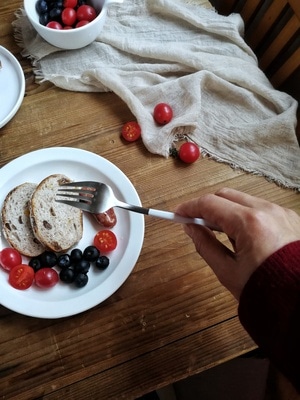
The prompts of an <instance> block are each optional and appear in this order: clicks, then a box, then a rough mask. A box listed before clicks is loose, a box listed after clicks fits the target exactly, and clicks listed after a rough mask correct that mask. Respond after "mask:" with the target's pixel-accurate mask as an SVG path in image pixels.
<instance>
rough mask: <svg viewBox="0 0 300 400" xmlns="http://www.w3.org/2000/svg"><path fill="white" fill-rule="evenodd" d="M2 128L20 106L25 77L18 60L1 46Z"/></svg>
mask: <svg viewBox="0 0 300 400" xmlns="http://www.w3.org/2000/svg"><path fill="white" fill-rule="evenodd" d="M0 61H1V65H2V68H1V69H0V128H2V127H3V126H4V125H5V124H7V123H8V122H9V121H10V120H11V119H12V118H13V117H14V116H15V114H16V112H17V111H18V109H19V108H20V106H21V104H22V101H23V98H24V93H25V78H24V74H23V70H22V68H21V65H20V64H19V62H18V60H17V59H16V58H15V57H14V56H13V55H12V54H11V52H9V51H8V50H6V49H5V48H4V47H2V46H0Z"/></svg>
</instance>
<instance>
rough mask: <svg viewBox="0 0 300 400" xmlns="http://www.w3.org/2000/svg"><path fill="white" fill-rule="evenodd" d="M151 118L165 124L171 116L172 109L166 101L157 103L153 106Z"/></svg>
mask: <svg viewBox="0 0 300 400" xmlns="http://www.w3.org/2000/svg"><path fill="white" fill-rule="evenodd" d="M153 118H154V119H155V121H156V122H157V123H158V124H159V125H166V124H167V123H168V122H170V121H171V119H172V118H173V110H172V108H171V106H169V104H167V103H159V104H157V105H156V106H155V107H154V111H153Z"/></svg>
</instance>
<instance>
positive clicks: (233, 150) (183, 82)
mask: <svg viewBox="0 0 300 400" xmlns="http://www.w3.org/2000/svg"><path fill="white" fill-rule="evenodd" d="M193 3H195V1H194V2H193V1H184V0H124V2H123V4H111V5H110V6H109V11H108V16H107V20H106V22H105V26H104V29H103V31H102V33H101V34H100V35H99V37H98V39H97V40H96V41H95V42H94V43H92V44H91V45H89V46H87V47H85V48H83V49H80V50H73V51H61V50H59V49H57V48H55V47H52V46H50V45H49V44H47V43H46V42H45V41H44V40H42V39H41V38H40V37H39V36H38V35H37V34H36V33H35V31H34V30H33V29H32V28H31V25H30V24H29V22H28V20H27V17H26V16H25V15H24V12H23V11H22V10H20V12H19V13H18V18H17V19H16V21H14V28H15V34H16V38H17V40H18V41H19V42H21V45H22V46H23V48H24V49H23V55H24V56H29V57H31V59H32V60H33V63H34V65H35V67H36V74H37V78H38V79H39V80H41V81H44V80H49V81H51V82H53V83H54V84H55V85H57V86H59V87H61V88H64V89H66V90H73V91H87V92H88V91H93V92H95V91H99V92H102V91H113V92H114V93H116V94H117V95H118V96H120V97H121V98H122V99H123V100H124V101H125V102H126V103H127V105H128V107H129V108H130V110H131V111H132V113H133V114H134V115H135V117H136V119H137V121H138V122H139V124H140V125H141V127H142V139H143V142H144V144H145V146H146V147H147V149H148V150H149V151H150V152H153V153H157V154H161V155H163V156H166V157H167V156H168V154H169V148H170V146H171V145H172V143H173V142H174V140H176V134H178V133H183V132H185V133H187V134H189V136H190V137H191V138H192V139H193V140H194V141H196V143H197V144H199V146H200V147H201V149H202V154H203V155H209V156H210V157H212V158H214V159H215V160H218V161H221V162H225V163H228V164H230V165H231V166H232V167H234V168H240V169H242V170H244V171H248V172H251V173H255V174H258V175H263V176H265V177H266V178H267V179H269V180H271V181H275V182H276V183H277V184H279V185H282V186H285V187H289V188H293V189H297V190H298V191H300V149H299V146H298V143H297V139H296V135H295V126H296V108H297V102H296V101H295V100H294V99H293V98H292V97H290V96H289V95H287V94H285V93H282V92H279V91H276V90H274V88H273V87H272V85H271V84H270V83H269V81H268V80H267V78H266V77H265V75H264V74H263V73H262V72H261V71H260V69H259V68H258V66H257V60H256V57H255V55H254V54H253V52H252V50H251V49H250V48H249V47H248V46H247V45H246V44H245V42H244V40H243V22H242V20H241V17H240V16H239V15H238V14H233V15H230V16H229V17H224V16H221V15H218V14H217V13H216V12H215V11H214V10H213V9H207V8H205V7H202V6H200V5H199V4H198V5H197V4H193ZM198 3H199V1H198ZM159 102H166V103H169V104H170V105H171V106H172V108H173V111H174V118H173V119H172V121H171V122H170V123H169V124H167V125H165V126H157V125H156V124H155V123H154V121H153V116H152V113H153V108H154V106H155V105H156V104H157V103H159Z"/></svg>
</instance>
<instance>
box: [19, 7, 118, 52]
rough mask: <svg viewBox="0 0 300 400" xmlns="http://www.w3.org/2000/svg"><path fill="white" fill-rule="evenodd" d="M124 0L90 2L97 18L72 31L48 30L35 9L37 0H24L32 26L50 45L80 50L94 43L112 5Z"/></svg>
mask: <svg viewBox="0 0 300 400" xmlns="http://www.w3.org/2000/svg"><path fill="white" fill-rule="evenodd" d="M122 2H123V0H90V1H89V5H91V6H93V7H94V8H95V10H96V12H97V14H98V15H97V17H96V18H95V19H94V20H93V21H92V22H90V23H89V24H87V25H84V26H82V27H80V28H74V29H70V30H58V29H52V28H47V27H46V26H44V25H42V24H40V23H39V15H38V13H37V11H36V9H35V5H36V0H24V9H25V12H26V15H27V17H28V19H29V21H30V22H31V24H32V26H33V27H34V28H35V30H36V31H37V32H38V33H39V35H40V36H41V37H42V38H43V39H45V40H46V41H47V42H48V43H50V44H52V45H53V46H56V47H59V48H61V49H66V50H73V49H80V48H82V47H85V46H87V45H88V44H90V43H92V42H93V41H94V40H95V39H96V38H97V36H98V35H99V33H100V32H101V30H102V28H103V25H104V22H105V19H106V14H107V7H108V5H109V4H110V3H122Z"/></svg>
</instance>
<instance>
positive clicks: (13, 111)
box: [0, 45, 25, 129]
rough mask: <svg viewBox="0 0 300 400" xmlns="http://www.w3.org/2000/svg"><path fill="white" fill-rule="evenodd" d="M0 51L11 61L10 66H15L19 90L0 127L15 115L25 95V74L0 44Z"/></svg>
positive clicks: (0, 121)
mask: <svg viewBox="0 0 300 400" xmlns="http://www.w3.org/2000/svg"><path fill="white" fill-rule="evenodd" d="M1 53H2V54H4V55H5V56H6V57H7V58H8V59H9V60H10V61H11V64H12V66H13V67H14V68H15V71H16V72H17V75H18V78H19V83H20V85H19V86H20V88H19V89H20V90H19V95H18V99H17V101H16V103H15V104H14V106H13V108H12V109H11V110H10V111H9V113H8V114H7V115H6V117H4V118H3V119H2V120H0V129H1V128H3V127H4V126H5V125H6V124H7V123H8V122H9V121H10V120H11V119H12V118H13V117H14V116H15V115H16V113H17V112H18V110H19V108H20V107H21V104H22V102H23V99H24V95H25V76H24V72H23V69H22V67H21V64H20V63H19V61H18V60H17V58H16V57H15V56H14V55H13V54H12V53H11V52H10V51H9V50H7V49H6V48H5V47H3V46H1V45H0V55H1Z"/></svg>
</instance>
